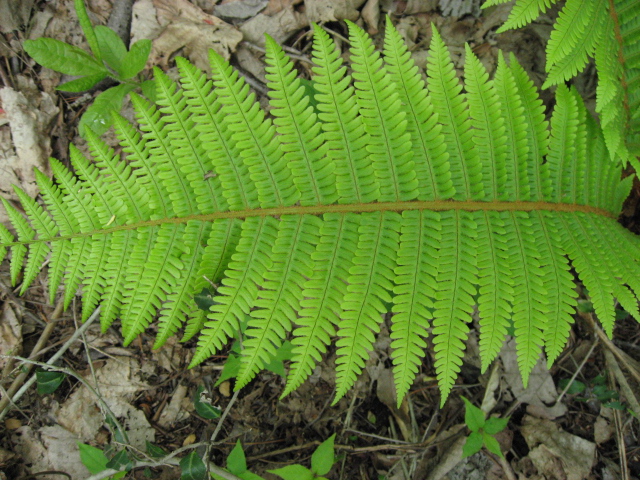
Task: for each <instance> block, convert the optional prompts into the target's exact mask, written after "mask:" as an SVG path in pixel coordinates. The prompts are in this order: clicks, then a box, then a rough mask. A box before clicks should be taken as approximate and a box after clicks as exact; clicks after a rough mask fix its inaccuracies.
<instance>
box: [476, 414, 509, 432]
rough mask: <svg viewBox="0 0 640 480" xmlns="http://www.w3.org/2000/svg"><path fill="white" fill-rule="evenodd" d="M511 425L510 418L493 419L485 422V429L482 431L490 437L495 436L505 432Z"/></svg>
mask: <svg viewBox="0 0 640 480" xmlns="http://www.w3.org/2000/svg"><path fill="white" fill-rule="evenodd" d="M508 423H509V417H507V418H496V417H491V418H489V419H487V421H486V422H484V427H482V430H483V431H484V432H485V433H488V434H489V435H495V434H496V433H498V432H501V431H502V430H504V429H505V428H506V426H507V424H508Z"/></svg>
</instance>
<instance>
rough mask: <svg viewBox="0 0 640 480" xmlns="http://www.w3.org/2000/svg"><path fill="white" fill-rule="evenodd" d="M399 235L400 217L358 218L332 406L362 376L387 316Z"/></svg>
mask: <svg viewBox="0 0 640 480" xmlns="http://www.w3.org/2000/svg"><path fill="white" fill-rule="evenodd" d="M399 232H400V216H399V215H398V214H397V213H395V212H379V213H370V214H363V215H361V218H360V226H359V229H358V233H359V238H358V246H357V249H356V250H355V252H354V257H353V266H352V267H351V268H350V269H349V278H348V280H347V282H348V286H347V290H346V293H345V295H344V298H343V300H342V305H341V307H342V312H341V313H340V318H341V322H340V328H339V329H338V336H339V337H340V338H339V339H338V340H337V341H336V347H337V354H338V358H337V359H336V396H335V399H334V401H333V403H334V404H335V403H336V402H337V401H338V400H339V399H340V398H342V397H343V396H344V395H345V394H346V393H347V391H348V390H349V389H350V388H351V387H352V386H353V384H354V383H355V381H356V378H357V376H358V375H359V374H360V373H361V372H362V369H363V368H364V364H365V360H366V359H367V358H368V356H369V350H371V347H372V346H373V341H374V339H375V337H374V334H375V333H378V332H379V331H380V322H381V321H382V314H385V313H387V308H386V307H385V304H386V303H390V302H391V296H390V292H391V291H392V290H393V279H394V277H395V275H394V273H393V272H394V269H395V268H396V255H397V253H396V252H397V251H398V245H399V240H400V239H399V236H400V235H399Z"/></svg>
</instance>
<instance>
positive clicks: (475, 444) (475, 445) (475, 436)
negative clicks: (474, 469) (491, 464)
mask: <svg viewBox="0 0 640 480" xmlns="http://www.w3.org/2000/svg"><path fill="white" fill-rule="evenodd" d="M481 448H482V434H481V433H480V432H472V433H471V435H469V436H468V437H467V441H466V442H465V444H464V447H462V458H467V457H470V456H471V455H473V454H474V453H478V452H479V451H480V449H481Z"/></svg>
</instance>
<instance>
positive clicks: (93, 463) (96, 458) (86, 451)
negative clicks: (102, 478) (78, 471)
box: [78, 442, 109, 475]
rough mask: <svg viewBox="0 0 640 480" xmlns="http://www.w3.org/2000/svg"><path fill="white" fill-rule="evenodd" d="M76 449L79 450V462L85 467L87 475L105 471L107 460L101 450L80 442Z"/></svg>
mask: <svg viewBox="0 0 640 480" xmlns="http://www.w3.org/2000/svg"><path fill="white" fill-rule="evenodd" d="M78 449H79V450H80V461H81V462H82V464H83V465H84V466H85V467H87V470H89V473H91V474H92V475H95V474H97V473H100V472H102V471H104V470H106V469H107V462H108V461H109V459H108V458H107V457H106V456H105V454H104V452H103V451H102V450H100V449H99V448H96V447H92V446H91V445H87V444H86V443H80V442H78Z"/></svg>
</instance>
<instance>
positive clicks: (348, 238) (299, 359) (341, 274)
mask: <svg viewBox="0 0 640 480" xmlns="http://www.w3.org/2000/svg"><path fill="white" fill-rule="evenodd" d="M358 225H359V222H358V221H357V219H354V218H353V217H352V216H350V215H340V214H325V215H324V218H323V222H322V226H321V227H320V236H319V239H318V243H317V247H316V249H315V251H314V252H313V254H312V255H311V260H312V262H313V265H314V270H313V274H312V276H311V278H309V280H308V281H307V282H306V283H305V286H304V291H303V292H302V297H303V299H302V300H301V301H300V306H301V307H302V309H301V310H300V313H299V315H300V318H298V319H297V320H296V323H297V324H298V325H299V326H298V328H296V329H295V330H294V331H293V335H294V338H293V341H292V343H293V345H294V347H293V351H292V353H293V357H292V359H291V362H292V363H291V368H290V370H289V375H288V377H287V385H286V387H285V390H284V392H283V394H282V396H283V397H284V396H286V395H288V394H290V393H291V392H292V391H293V390H295V389H296V388H298V387H299V386H300V385H302V383H303V382H304V380H305V379H306V378H307V377H308V376H309V375H310V374H311V371H312V370H313V368H314V367H315V365H316V364H317V363H318V362H319V361H320V360H321V356H322V354H323V353H324V352H325V350H326V346H327V345H329V343H330V342H331V337H332V336H333V335H335V331H336V325H338V324H339V322H340V311H341V308H340V304H341V302H342V298H343V297H344V294H345V291H346V289H347V286H346V284H345V279H346V278H348V275H349V269H350V268H351V266H352V265H353V258H352V255H353V252H355V251H356V248H357V245H358Z"/></svg>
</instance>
